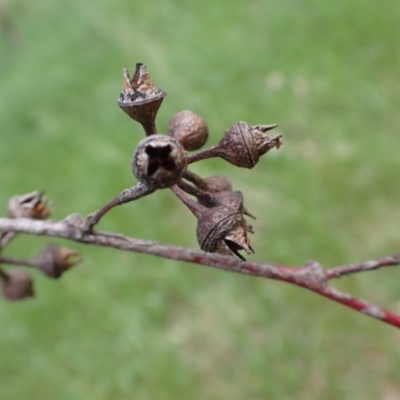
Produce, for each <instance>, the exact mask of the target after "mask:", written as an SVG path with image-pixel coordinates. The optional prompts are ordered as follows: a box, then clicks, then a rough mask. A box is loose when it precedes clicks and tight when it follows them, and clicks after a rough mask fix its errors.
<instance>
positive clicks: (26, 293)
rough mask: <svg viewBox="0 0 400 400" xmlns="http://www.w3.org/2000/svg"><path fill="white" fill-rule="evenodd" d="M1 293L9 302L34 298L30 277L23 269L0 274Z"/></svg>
mask: <svg viewBox="0 0 400 400" xmlns="http://www.w3.org/2000/svg"><path fill="white" fill-rule="evenodd" d="M0 278H1V292H2V294H3V297H4V298H5V299H7V300H9V301H17V300H22V299H26V298H28V297H33V296H34V290H33V281H32V277H31V276H30V275H29V274H28V272H26V271H25V270H23V269H20V268H15V269H11V270H9V271H7V272H2V273H1V274H0Z"/></svg>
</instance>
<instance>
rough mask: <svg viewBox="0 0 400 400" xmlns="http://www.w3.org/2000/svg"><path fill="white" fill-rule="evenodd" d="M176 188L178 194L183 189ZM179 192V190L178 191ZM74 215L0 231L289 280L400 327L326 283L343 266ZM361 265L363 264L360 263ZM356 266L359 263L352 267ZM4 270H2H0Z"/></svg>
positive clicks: (6, 224)
mask: <svg viewBox="0 0 400 400" xmlns="http://www.w3.org/2000/svg"><path fill="white" fill-rule="evenodd" d="M175 189H177V192H178V193H179V194H181V193H183V192H182V191H181V189H179V188H177V187H176V188H175ZM180 192H181V193H180ZM75 218H76V216H74V217H71V218H67V219H66V220H64V221H42V220H40V221H39V220H30V219H24V218H17V219H8V218H0V230H1V231H13V232H20V233H27V234H33V235H45V236H52V237H62V238H65V239H69V240H73V241H77V242H81V243H86V244H92V245H96V246H105V247H112V248H116V249H119V250H125V251H134V252H139V253H146V254H152V255H155V256H158V257H163V258H169V259H173V260H180V261H186V262H189V263H194V264H199V265H203V266H209V267H213V268H218V269H222V270H226V271H230V272H238V273H241V274H246V275H252V276H259V277H264V278H269V279H276V280H280V281H283V282H287V283H291V284H293V285H296V286H300V287H303V288H306V289H308V290H311V291H313V292H315V293H318V294H320V295H321V296H324V297H326V298H328V299H330V300H333V301H336V302H338V303H340V304H343V305H345V306H347V307H350V308H352V309H353V310H356V311H358V312H361V313H363V314H366V315H369V316H370V317H373V318H375V319H377V320H379V321H382V322H385V323H388V324H390V325H392V326H395V327H397V328H400V316H399V315H396V314H394V313H391V312H390V311H386V310H384V309H382V308H380V307H377V306H376V305H374V304H371V303H368V302H366V301H364V300H361V299H357V298H355V297H353V296H351V295H349V294H347V293H343V292H340V291H339V290H337V289H335V288H333V287H330V286H328V284H327V281H328V280H329V279H331V278H335V277H338V276H340V273H342V274H343V272H344V271H345V269H344V267H343V266H341V267H337V268H332V269H328V270H324V269H323V268H322V266H321V265H320V264H319V263H317V262H314V263H310V264H308V265H306V266H303V267H288V266H282V265H276V264H269V263H259V262H253V261H246V262H242V261H240V260H237V259H236V258H234V257H230V256H223V255H220V254H216V253H206V252H204V251H201V250H194V249H188V248H183V247H178V246H171V245H166V244H162V243H157V242H152V241H147V240H141V239H135V238H130V237H127V236H124V235H120V234H113V233H109V232H100V231H99V232H83V231H82V229H81V228H80V227H79V225H75V223H74V221H75ZM399 264H400V256H399V255H395V256H393V257H384V258H382V259H381V260H376V261H367V262H364V263H359V264H352V265H350V266H346V268H347V271H351V273H356V272H361V271H365V270H368V268H365V265H370V266H371V267H370V268H369V269H373V265H374V266H376V268H378V266H386V265H387V266H389V265H399ZM361 265H364V268H362V267H360V266H361ZM356 266H359V267H356ZM3 274H4V272H3Z"/></svg>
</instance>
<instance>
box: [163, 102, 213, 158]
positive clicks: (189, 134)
mask: <svg viewBox="0 0 400 400" xmlns="http://www.w3.org/2000/svg"><path fill="white" fill-rule="evenodd" d="M168 133H169V135H170V136H172V137H173V138H174V139H175V140H177V141H178V142H179V143H180V144H181V145H182V146H183V147H184V148H185V149H186V150H188V151H193V150H198V149H200V148H201V147H202V146H203V145H204V143H205V142H206V141H207V138H208V127H207V125H206V123H205V122H204V120H203V118H202V117H201V116H200V115H199V114H196V113H194V112H193V111H188V110H184V111H180V112H178V113H176V114H175V115H174V116H173V117H172V119H171V120H170V121H169V124H168Z"/></svg>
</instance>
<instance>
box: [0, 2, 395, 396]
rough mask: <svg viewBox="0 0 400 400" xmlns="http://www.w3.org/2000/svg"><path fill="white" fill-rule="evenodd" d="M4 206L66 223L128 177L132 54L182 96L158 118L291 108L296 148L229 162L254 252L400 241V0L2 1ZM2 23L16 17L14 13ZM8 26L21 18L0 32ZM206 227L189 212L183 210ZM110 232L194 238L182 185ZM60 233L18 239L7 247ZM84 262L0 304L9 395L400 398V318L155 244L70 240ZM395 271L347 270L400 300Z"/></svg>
mask: <svg viewBox="0 0 400 400" xmlns="http://www.w3.org/2000/svg"><path fill="white" fill-rule="evenodd" d="M1 12H2V13H3V16H4V13H7V16H8V17H9V19H10V20H11V21H12V25H11V30H10V29H8V28H7V29H5V30H4V29H3V31H2V32H1V36H0V54H1V58H0V135H1V136H0V138H1V146H0V162H1V167H2V168H0V182H1V188H2V190H1V191H0V203H1V204H4V208H5V205H6V202H7V200H8V198H9V197H10V196H11V195H14V194H17V193H24V192H27V191H30V190H33V189H45V190H46V192H47V193H48V195H49V196H50V197H51V198H52V199H53V200H54V204H55V205H54V208H55V211H54V218H56V219H57V218H63V217H64V216H66V215H67V214H70V213H72V212H78V213H81V214H83V215H85V214H87V213H89V212H91V211H93V210H95V209H97V208H98V207H99V206H101V205H102V204H103V203H105V202H106V201H107V200H109V199H110V198H111V197H113V196H114V195H115V194H117V193H118V192H119V191H120V190H122V189H124V188H126V187H128V186H131V185H132V184H134V182H135V178H134V177H133V175H132V173H131V171H130V158H131V154H132V152H133V149H134V147H135V145H136V143H137V142H138V141H139V140H140V139H142V138H143V133H142V131H141V128H140V127H139V126H138V125H136V124H134V123H133V122H132V121H131V120H129V118H127V116H126V115H124V114H123V113H122V112H121V111H120V110H119V109H118V107H117V106H116V99H117V97H118V95H119V91H120V87H121V81H122V76H121V68H122V67H123V66H127V67H128V68H130V69H131V70H133V68H134V65H135V63H136V62H138V61H141V62H144V63H145V64H146V65H147V66H148V69H149V71H150V73H151V74H152V76H153V78H154V80H155V81H156V84H157V85H158V86H159V87H160V88H162V89H163V90H165V91H167V92H168V96H167V97H166V99H165V101H164V104H163V106H162V108H161V109H160V112H159V116H158V126H159V129H160V130H161V131H163V130H165V129H166V126H167V123H168V120H169V118H170V117H171V116H172V115H173V113H175V112H176V111H179V110H181V109H192V110H194V111H197V112H199V113H201V114H202V115H203V116H204V118H205V119H206V121H207V123H208V124H209V127H210V131H211V137H210V143H215V142H217V141H218V140H219V138H220V137H221V135H222V133H223V132H224V130H225V129H226V128H227V127H228V126H230V124H232V123H233V122H235V121H237V120H245V121H248V122H250V123H253V124H257V123H272V122H278V123H279V125H280V130H281V132H282V133H283V134H284V145H283V147H282V148H281V149H280V150H279V151H277V152H273V153H270V154H268V155H267V156H266V157H264V158H263V159H262V160H261V161H260V163H259V164H258V165H257V166H256V167H255V168H254V169H253V170H251V171H250V170H241V169H235V168H234V167H233V166H230V165H228V164H226V163H225V162H223V161H221V160H210V161H209V162H203V163H199V164H198V165H195V166H194V170H195V171H196V172H198V173H199V174H201V175H203V176H207V175H211V174H215V173H222V174H226V175H228V176H230V177H231V178H232V181H233V183H234V187H235V189H240V190H242V191H243V192H244V194H245V204H246V207H247V208H248V209H249V210H250V211H251V212H253V213H254V214H256V215H257V217H258V219H257V221H256V222H255V224H254V226H255V229H256V234H255V235H254V237H252V244H253V247H254V248H255V250H256V254H255V255H254V256H252V257H251V259H254V260H262V261H271V262H277V263H282V264H290V265H301V264H304V263H305V262H307V261H308V260H310V259H316V260H319V261H320V262H321V263H323V265H325V266H326V267H329V266H334V265H338V264H341V263H347V262H353V261H360V260H364V259H368V258H377V257H380V256H383V255H387V254H391V253H395V252H398V251H399V236H400V232H399V224H398V221H399V220H400V211H399V204H400V191H399V189H398V174H399V169H400V157H399V154H398V148H399V146H400V136H399V134H398V132H399V128H400V118H399V112H398V110H399V108H400V81H399V79H398V71H399V65H400V52H399V48H398V21H399V16H400V3H399V2H396V1H394V0H389V1H387V2H385V4H384V5H383V4H380V3H378V2H374V1H372V0H366V1H351V2H349V1H345V0H338V1H336V2H317V1H313V0H304V1H297V2H294V1H290V0H282V1H279V2H278V1H275V2H263V1H256V0H252V1H247V2H229V4H228V2H223V1H215V2H211V1H209V2H197V3H196V2H186V1H182V0H180V1H179V0H175V1H173V0H170V1H153V2H136V1H135V2H134V1H126V0H125V1H123V0H117V1H105V0H103V1H97V2H83V1H78V0H70V1H64V2H62V1H53V2H52V1H49V0H37V1H35V2H32V3H30V2H24V1H21V0H14V1H8V2H5V7H4V9H3V10H2V11H1ZM2 20H3V21H4V20H6V18H2ZM2 27H3V28H6V26H5V25H4V24H3V25H2ZM189 221H191V222H189ZM100 226H101V228H102V229H108V230H112V231H118V232H123V233H126V234H129V235H132V236H136V237H140V238H146V239H153V240H159V241H163V242H169V243H175V244H180V245H184V246H190V247H196V246H197V244H196V240H195V232H194V228H195V224H194V221H193V220H192V218H191V216H190V214H189V212H188V211H187V210H186V209H184V208H183V206H182V205H181V204H180V203H178V201H177V199H176V198H174V196H173V195H172V194H171V193H170V192H168V191H160V192H157V193H155V194H153V195H152V196H150V197H147V198H145V199H141V200H139V201H137V202H134V203H132V204H129V205H126V206H124V207H120V208H118V209H115V210H113V211H112V212H111V213H110V214H109V215H107V216H106V217H105V218H104V220H103V221H102V222H101V224H100ZM45 242H46V241H45V239H43V238H30V237H26V238H25V237H21V238H19V239H18V240H16V241H15V242H13V243H12V244H11V245H10V247H9V248H8V249H7V254H9V255H11V254H16V255H18V256H32V255H34V254H35V253H36V251H37V250H38V249H39V247H40V246H41V245H42V244H44V243H45ZM68 245H69V246H71V247H75V248H78V249H80V250H82V251H83V252H84V254H85V262H84V264H82V265H81V266H79V267H78V268H76V269H75V270H73V271H71V272H70V273H68V274H67V275H66V276H65V277H63V279H61V280H60V281H57V282H51V281H49V280H47V279H45V278H44V277H42V276H41V275H39V274H35V284H36V286H37V298H36V299H35V300H34V301H27V302H22V303H19V304H8V303H6V302H4V301H3V302H0V326H1V333H0V349H1V356H0V398H1V399H2V400H3V399H4V400H14V399H17V400H19V399H27V398H29V399H31V400H39V399H40V400H43V399H57V400H64V399H68V400H69V399H77V400H81V399H82V400H83V399H85V400H86V399H90V400H106V399H107V400H108V399H110V400H111V399H113V400H116V399H131V398H134V399H144V400H146V399H177V398H182V399H227V398H229V399H232V400H233V399H266V398H268V399H300V400H301V399H304V400H308V399H343V400H347V399H350V400H354V399H363V400H364V399H377V398H382V399H385V398H387V399H388V398H396V395H397V393H399V391H400V384H399V380H398V370H399V366H400V351H399V338H398V333H397V331H396V330H395V329H394V328H391V327H389V326H386V325H384V324H380V323H378V322H376V321H374V320H372V319H371V318H368V317H366V316H363V315H361V314H357V313H355V312H353V311H351V310H348V309H346V308H344V307H342V306H340V305H337V304H334V303H331V302H328V301H327V300H325V299H323V298H320V297H318V296H316V295H314V294H312V293H308V292H306V291H304V290H300V289H298V288H295V287H292V286H289V285H285V284H282V283H276V282H272V281H267V280H261V279H255V278H250V277H245V276H239V275H236V274H229V273H225V272H220V271H215V270H211V269H207V268H201V267H197V266H192V265H189V264H183V263H176V262H172V261H166V260H163V259H158V258H155V257H151V256H145V255H136V254H125V253H120V252H116V251H113V250H107V249H98V248H90V247H83V246H79V245H75V244H68ZM398 282H400V272H399V271H398V270H396V269H391V270H386V271H378V272H373V273H370V274H360V275H359V276H353V277H349V278H345V279H342V280H341V281H340V282H335V284H336V285H337V286H338V287H340V288H342V289H344V290H348V291H350V292H351V293H352V294H354V295H356V296H359V297H361V298H365V299H369V300H371V301H375V302H377V303H379V304H380V305H382V306H385V307H386V308H389V309H392V310H395V311H396V310H397V311H400V303H399V299H400V284H399V283H398Z"/></svg>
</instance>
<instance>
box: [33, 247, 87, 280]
mask: <svg viewBox="0 0 400 400" xmlns="http://www.w3.org/2000/svg"><path fill="white" fill-rule="evenodd" d="M82 259H83V258H82V255H81V253H79V251H76V250H72V249H68V248H67V247H61V246H59V245H57V244H55V243H49V244H47V245H46V246H45V247H43V248H42V249H41V250H40V252H39V253H38V254H37V256H36V257H35V258H34V259H33V260H32V261H33V262H34V263H35V264H36V266H37V268H38V269H40V270H41V271H42V272H43V273H44V274H45V275H47V276H48V277H50V278H59V277H60V276H61V275H62V274H63V273H64V272H65V271H67V270H68V269H70V268H71V267H73V266H74V265H76V264H78V263H79V262H81V261H82Z"/></svg>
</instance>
